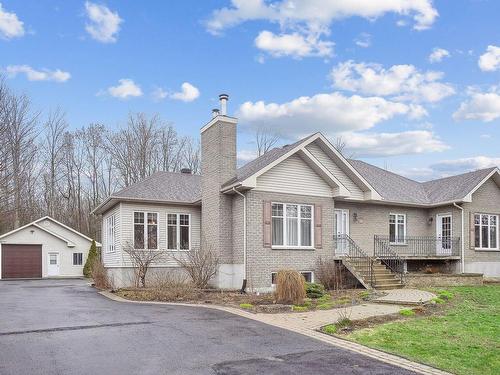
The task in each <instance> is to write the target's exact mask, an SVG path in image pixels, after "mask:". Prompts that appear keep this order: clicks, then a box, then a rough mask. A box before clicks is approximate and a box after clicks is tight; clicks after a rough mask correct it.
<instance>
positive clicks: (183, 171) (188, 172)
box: [181, 168, 193, 174]
mask: <svg viewBox="0 0 500 375" xmlns="http://www.w3.org/2000/svg"><path fill="white" fill-rule="evenodd" d="M181 173H184V174H192V173H193V171H192V170H191V169H190V168H182V169H181Z"/></svg>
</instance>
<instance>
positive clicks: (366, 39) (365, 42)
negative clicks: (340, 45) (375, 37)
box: [354, 33, 372, 48]
mask: <svg viewBox="0 0 500 375" xmlns="http://www.w3.org/2000/svg"><path fill="white" fill-rule="evenodd" d="M354 43H356V45H357V46H358V47H361V48H368V47H370V46H371V45H372V36H371V35H370V34H368V33H361V34H359V37H357V38H356V39H354Z"/></svg>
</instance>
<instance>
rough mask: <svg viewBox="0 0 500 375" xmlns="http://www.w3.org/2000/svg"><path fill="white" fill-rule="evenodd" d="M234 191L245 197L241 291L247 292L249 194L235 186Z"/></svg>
mask: <svg viewBox="0 0 500 375" xmlns="http://www.w3.org/2000/svg"><path fill="white" fill-rule="evenodd" d="M233 191H234V192H235V193H236V194H238V195H240V196H242V197H243V284H242V285H241V290H240V292H241V293H246V291H245V289H246V288H247V196H246V195H245V194H242V193H241V192H239V191H238V190H236V187H234V186H233Z"/></svg>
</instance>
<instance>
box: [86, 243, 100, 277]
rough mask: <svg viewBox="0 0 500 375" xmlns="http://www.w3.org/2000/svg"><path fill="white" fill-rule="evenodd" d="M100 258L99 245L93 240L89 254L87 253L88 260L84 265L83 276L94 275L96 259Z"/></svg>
mask: <svg viewBox="0 0 500 375" xmlns="http://www.w3.org/2000/svg"><path fill="white" fill-rule="evenodd" d="M96 259H99V253H98V252H97V246H96V244H95V241H94V240H92V244H91V245H90V250H89V255H87V261H86V262H85V265H84V266H83V276H85V277H92V265H93V264H94V263H95V260H96Z"/></svg>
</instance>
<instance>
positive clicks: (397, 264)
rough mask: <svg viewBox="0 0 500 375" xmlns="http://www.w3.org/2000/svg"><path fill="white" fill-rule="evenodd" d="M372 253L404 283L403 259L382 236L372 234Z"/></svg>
mask: <svg viewBox="0 0 500 375" xmlns="http://www.w3.org/2000/svg"><path fill="white" fill-rule="evenodd" d="M373 249H374V254H375V257H376V258H377V259H380V261H381V262H382V263H384V264H385V266H386V267H388V268H389V269H390V270H391V271H392V272H393V273H395V274H396V275H397V276H398V278H399V280H400V282H401V284H404V275H405V261H404V260H403V258H401V257H400V256H399V255H398V254H397V253H396V252H395V251H394V250H393V249H392V248H391V246H390V245H389V244H388V243H387V242H386V241H385V239H384V238H383V236H377V235H376V236H374V245H373Z"/></svg>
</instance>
